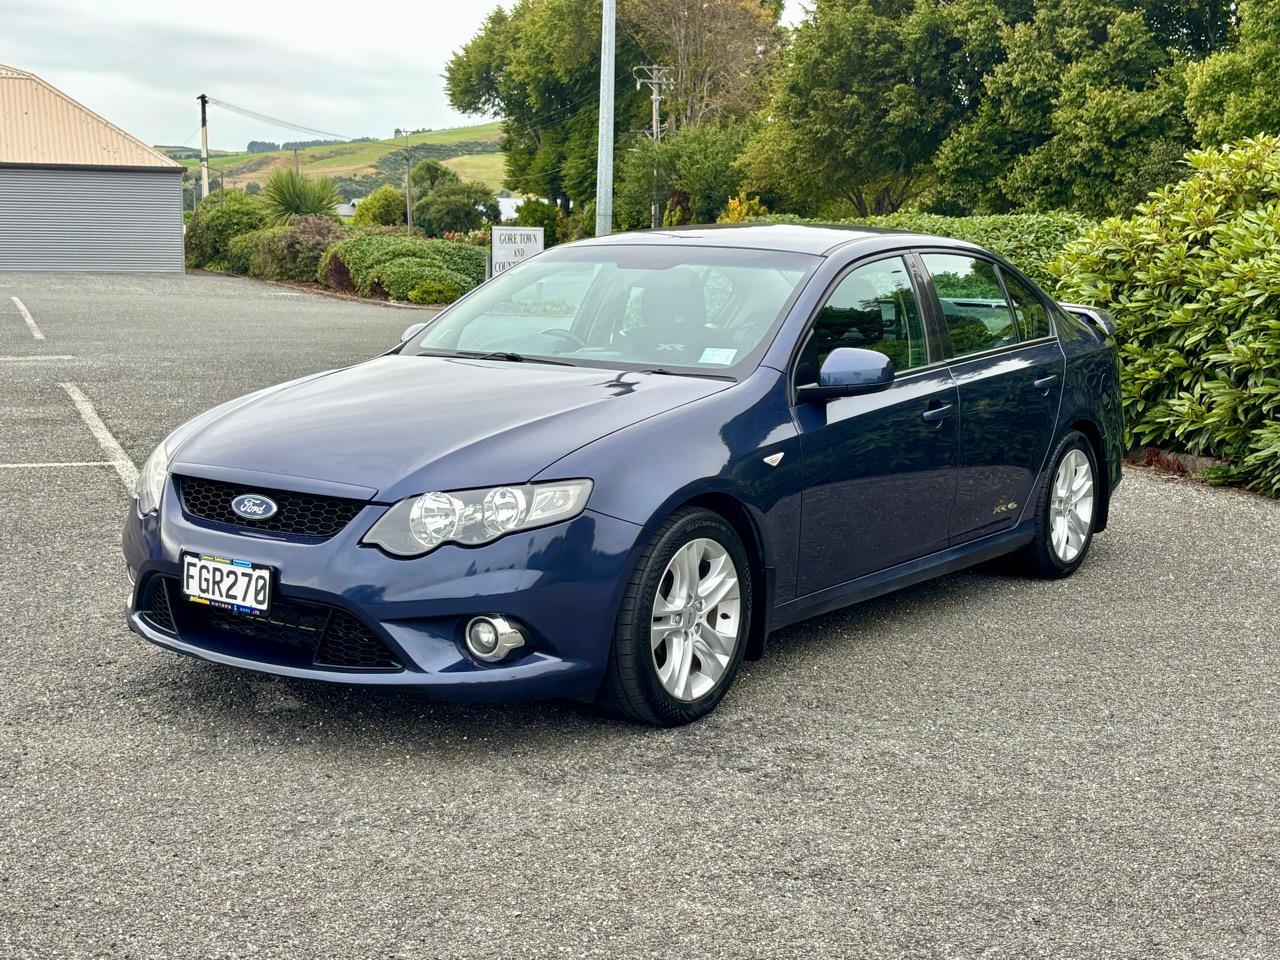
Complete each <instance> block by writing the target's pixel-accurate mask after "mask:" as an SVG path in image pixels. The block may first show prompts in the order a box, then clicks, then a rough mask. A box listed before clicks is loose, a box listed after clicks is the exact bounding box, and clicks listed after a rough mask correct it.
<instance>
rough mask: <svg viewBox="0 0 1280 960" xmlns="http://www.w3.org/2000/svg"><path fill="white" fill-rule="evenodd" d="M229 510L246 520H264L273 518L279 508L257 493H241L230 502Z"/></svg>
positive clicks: (269, 499) (270, 500)
mask: <svg viewBox="0 0 1280 960" xmlns="http://www.w3.org/2000/svg"><path fill="white" fill-rule="evenodd" d="M231 509H232V510H233V511H234V512H235V514H236V515H237V516H240V517H244V518H245V519H246V520H266V519H267V518H268V517H274V516H275V515H276V511H277V510H279V509H280V508H279V507H277V506H276V502H275V501H274V500H272V499H271V498H270V497H264V496H262V495H260V494H257V493H242V494H240V496H238V497H236V498H235V499H234V500H232V501H231Z"/></svg>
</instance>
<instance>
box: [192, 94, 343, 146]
mask: <svg viewBox="0 0 1280 960" xmlns="http://www.w3.org/2000/svg"><path fill="white" fill-rule="evenodd" d="M209 102H210V103H212V104H216V105H217V106H219V107H222V108H223V109H224V110H230V111H231V112H232V113H238V114H240V115H241V116H242V117H249V118H250V119H253V120H261V121H262V122H263V123H272V124H275V125H276V126H278V127H284V128H285V129H286V130H294V131H296V132H298V133H309V134H311V135H313V136H317V137H327V138H329V139H332V140H354V139H356V138H355V137H348V136H346V135H345V134H341V133H333V132H332V131H330V130H317V129H316V128H315V127H307V126H303V125H302V124H300V123H291V122H290V121H288V120H281V119H280V118H279V117H269V116H267V115H266V114H265V113H258V111H256V110H249V109H247V108H245V107H237V106H236V105H235V104H233V103H227V102H226V101H225V100H215V99H214V98H213V97H210V98H209Z"/></svg>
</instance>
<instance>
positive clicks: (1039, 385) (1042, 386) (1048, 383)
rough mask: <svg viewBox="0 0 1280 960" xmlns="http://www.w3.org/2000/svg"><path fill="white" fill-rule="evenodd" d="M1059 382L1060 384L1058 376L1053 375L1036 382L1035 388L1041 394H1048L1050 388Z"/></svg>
mask: <svg viewBox="0 0 1280 960" xmlns="http://www.w3.org/2000/svg"><path fill="white" fill-rule="evenodd" d="M1057 382H1058V375H1057V374H1056V373H1051V374H1049V375H1048V376H1047V377H1041V378H1040V379H1039V380H1036V381H1035V382H1034V386H1035V388H1036V389H1037V390H1039V391H1040V392H1041V393H1048V392H1049V388H1050V387H1052V386H1053V385H1054V384H1055V383H1057Z"/></svg>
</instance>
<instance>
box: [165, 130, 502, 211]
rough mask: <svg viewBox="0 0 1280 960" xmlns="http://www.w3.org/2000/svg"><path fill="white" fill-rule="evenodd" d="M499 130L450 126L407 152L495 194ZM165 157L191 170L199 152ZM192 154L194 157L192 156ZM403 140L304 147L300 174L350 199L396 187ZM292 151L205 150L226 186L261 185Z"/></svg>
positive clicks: (421, 136)
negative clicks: (332, 185)
mask: <svg viewBox="0 0 1280 960" xmlns="http://www.w3.org/2000/svg"><path fill="white" fill-rule="evenodd" d="M500 132H501V125H500V124H499V123H497V122H494V123H485V124H480V125H478V126H473V127H453V128H451V129H449V130H430V131H427V132H426V133H414V134H410V135H409V153H410V154H411V156H412V160H413V162H414V163H417V162H418V161H419V160H422V159H424V158H430V159H432V160H438V161H439V162H441V163H443V164H445V165H446V166H448V167H450V168H452V169H453V170H454V172H455V173H457V174H458V175H459V176H460V177H462V178H463V179H464V180H479V181H482V182H484V183H486V184H488V185H489V186H490V187H492V188H493V189H495V190H497V189H500V187H501V185H502V176H503V162H504V155H503V154H501V153H499V152H498V137H499V134H500ZM157 149H159V150H162V151H166V152H169V153H170V154H171V155H173V156H174V158H175V159H176V160H178V162H179V163H181V164H182V165H183V166H185V167H188V168H189V169H191V170H192V171H196V170H198V169H199V167H200V158H199V150H198V149H197V150H195V151H192V150H191V148H190V147H157ZM193 152H194V154H195V156H192V155H191V154H192V153H193ZM404 155H405V141H404V138H403V137H402V138H399V139H395V138H393V139H387V140H370V141H365V142H359V143H335V144H325V145H323V146H316V147H305V148H303V149H301V150H299V151H298V152H297V164H298V167H299V169H300V170H301V171H302V172H303V173H305V174H309V175H311V176H328V177H333V178H334V179H335V180H337V181H338V186H339V188H341V189H342V190H343V192H344V193H345V194H347V195H349V196H363V195H364V194H366V193H368V192H369V191H370V190H373V189H374V188H376V187H377V186H379V185H380V184H382V183H387V182H393V181H394V182H396V183H399V182H400V180H401V179H403V177H404ZM294 162H295V161H294V152H293V151H292V150H279V151H275V152H273V153H228V152H225V151H220V150H211V151H209V172H210V174H211V175H214V174H221V175H223V176H225V178H226V184H227V186H229V187H239V188H241V189H243V188H245V187H247V186H248V185H249V184H250V183H257V184H259V185H261V184H262V183H264V182H265V181H266V179H267V177H268V176H269V175H270V173H271V171H272V170H274V169H276V168H277V167H283V166H292V165H293V163H294Z"/></svg>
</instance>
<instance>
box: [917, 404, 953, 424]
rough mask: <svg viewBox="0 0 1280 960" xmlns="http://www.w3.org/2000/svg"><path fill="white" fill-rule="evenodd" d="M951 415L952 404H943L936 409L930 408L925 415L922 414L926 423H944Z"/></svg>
mask: <svg viewBox="0 0 1280 960" xmlns="http://www.w3.org/2000/svg"><path fill="white" fill-rule="evenodd" d="M950 413H951V404H949V403H943V404H940V405H938V406H936V407H930V408H929V409H928V410H926V411H925V412H924V413H922V414H920V416H921V418H922V419H923V420H924V422H925V423H938V424H940V423H942V421H943V420H945V419H947V416H948V415H949V414H950Z"/></svg>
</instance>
